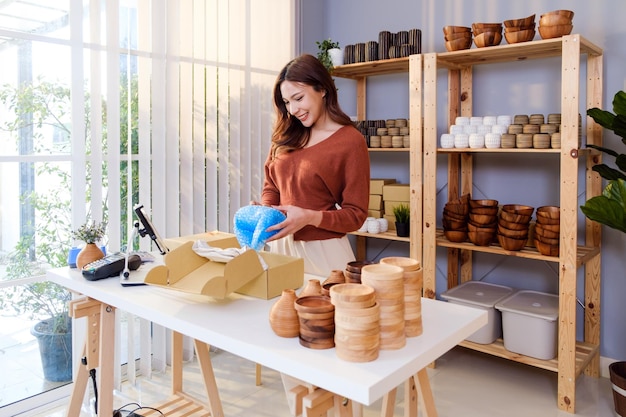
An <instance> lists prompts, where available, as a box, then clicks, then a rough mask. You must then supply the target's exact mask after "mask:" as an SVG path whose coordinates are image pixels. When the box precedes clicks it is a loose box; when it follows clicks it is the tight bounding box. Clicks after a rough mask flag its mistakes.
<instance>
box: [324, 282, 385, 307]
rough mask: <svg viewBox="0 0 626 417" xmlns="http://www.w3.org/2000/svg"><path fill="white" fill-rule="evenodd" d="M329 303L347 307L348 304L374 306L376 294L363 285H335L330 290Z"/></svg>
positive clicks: (370, 288)
mask: <svg viewBox="0 0 626 417" xmlns="http://www.w3.org/2000/svg"><path fill="white" fill-rule="evenodd" d="M330 301H331V303H333V304H334V305H335V306H337V305H342V306H345V305H349V304H350V303H357V302H358V303H362V302H367V303H369V306H372V305H374V302H375V301H376V294H375V292H374V288H372V287H370V286H369V285H363V284H350V283H345V284H336V285H333V286H332V287H331V288H330Z"/></svg>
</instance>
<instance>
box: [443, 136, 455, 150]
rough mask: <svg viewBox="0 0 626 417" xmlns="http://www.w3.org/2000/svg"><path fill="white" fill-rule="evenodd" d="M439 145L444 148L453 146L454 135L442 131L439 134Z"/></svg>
mask: <svg viewBox="0 0 626 417" xmlns="http://www.w3.org/2000/svg"><path fill="white" fill-rule="evenodd" d="M440 142H441V147H442V148H445V149H450V148H454V135H453V134H451V133H444V134H442V135H441V139H440Z"/></svg>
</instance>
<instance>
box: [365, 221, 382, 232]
mask: <svg viewBox="0 0 626 417" xmlns="http://www.w3.org/2000/svg"><path fill="white" fill-rule="evenodd" d="M367 233H372V234H377V233H380V223H378V219H375V218H371V219H369V220H368V221H367Z"/></svg>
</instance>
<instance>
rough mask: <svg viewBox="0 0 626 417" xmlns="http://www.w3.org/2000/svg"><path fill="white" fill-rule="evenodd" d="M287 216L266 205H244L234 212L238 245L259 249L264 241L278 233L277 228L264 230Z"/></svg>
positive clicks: (263, 244)
mask: <svg viewBox="0 0 626 417" xmlns="http://www.w3.org/2000/svg"><path fill="white" fill-rule="evenodd" d="M286 218H287V217H286V216H285V215H284V214H283V213H282V212H281V211H280V210H276V209H274V208H271V207H267V206H255V205H250V206H244V207H241V208H240V209H239V210H237V212H236V213H235V218H234V223H235V227H234V231H235V236H236V237H237V241H238V242H239V245H241V246H242V247H244V246H247V247H249V248H252V249H254V250H257V251H259V250H261V249H263V246H265V241H266V240H267V239H269V238H270V237H272V236H274V235H275V234H276V233H278V230H274V231H272V232H266V231H265V230H266V229H267V228H268V227H270V226H273V225H275V224H277V223H280V222H282V221H283V220H285V219H286Z"/></svg>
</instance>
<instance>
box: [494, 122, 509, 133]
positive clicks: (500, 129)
mask: <svg viewBox="0 0 626 417" xmlns="http://www.w3.org/2000/svg"><path fill="white" fill-rule="evenodd" d="M508 131H509V126H508V125H500V124H498V125H493V126H491V132H493V133H499V134H503V133H508Z"/></svg>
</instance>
